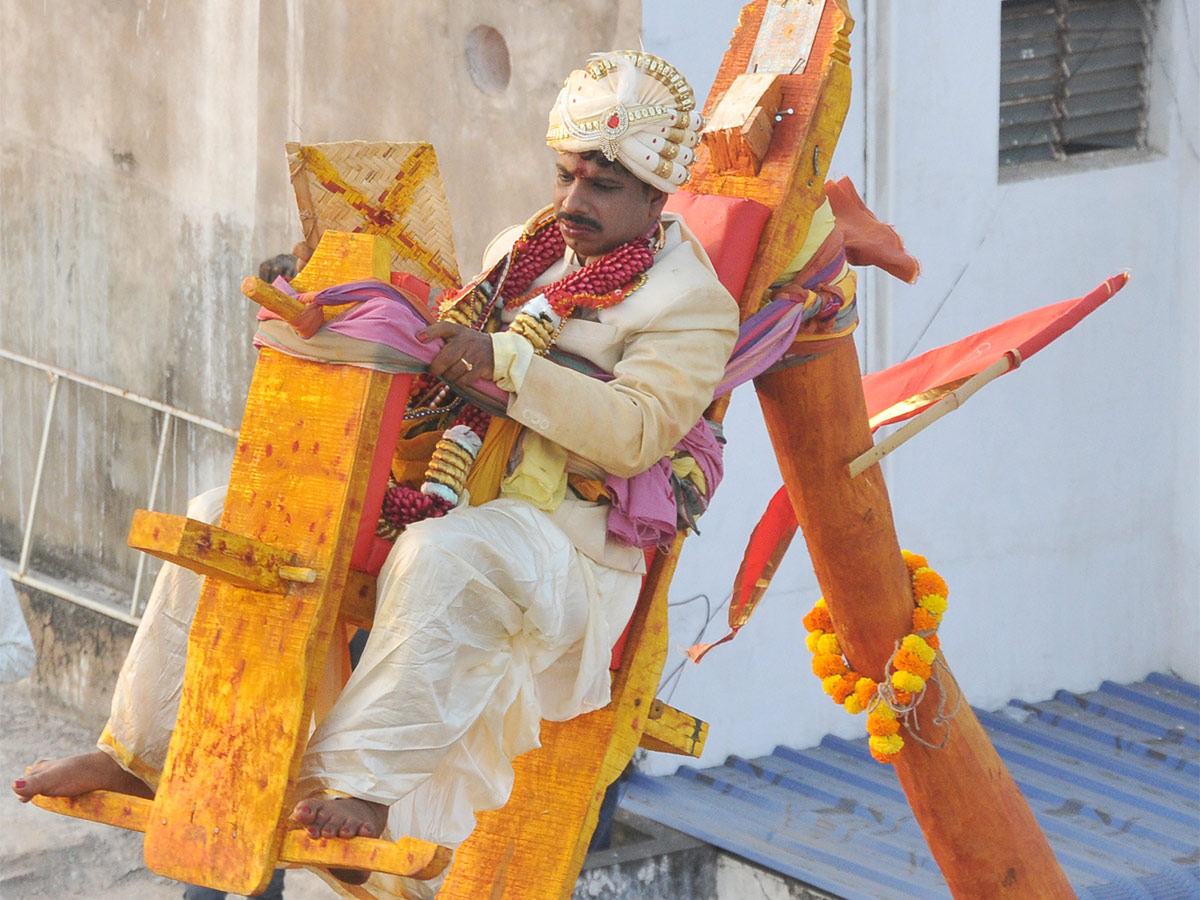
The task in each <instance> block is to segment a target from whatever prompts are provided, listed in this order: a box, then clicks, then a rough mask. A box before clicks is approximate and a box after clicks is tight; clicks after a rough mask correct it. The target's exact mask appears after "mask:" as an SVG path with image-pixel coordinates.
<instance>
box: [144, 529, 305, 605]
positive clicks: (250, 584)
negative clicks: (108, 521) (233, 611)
mask: <svg viewBox="0 0 1200 900" xmlns="http://www.w3.org/2000/svg"><path fill="white" fill-rule="evenodd" d="M127 543H128V544H129V546H130V547H133V548H134V549H136V550H142V551H144V552H146V553H149V554H151V555H152V556H157V557H158V558H159V559H165V560H167V562H172V563H175V564H176V565H178V566H183V567H184V568H185V569H191V570H192V571H193V572H197V573H199V574H201V575H204V576H212V577H216V578H220V579H221V580H223V581H227V582H229V583H230V584H233V585H236V586H238V587H244V588H249V589H251V590H260V591H269V592H271V593H275V594H282V593H285V592H286V591H287V590H288V588H289V586H290V584H291V583H292V582H293V581H295V580H300V579H299V573H298V572H294V571H292V572H290V573H289V574H292V577H290V578H282V577H280V574H279V572H280V569H287V570H297V569H300V568H302V567H300V566H298V565H297V564H298V562H299V560H297V558H296V554H294V553H290V552H288V551H286V550H279V549H277V548H275V547H271V546H269V545H267V544H264V543H262V542H261V541H256V540H254V539H253V538H248V537H245V536H243V535H240V534H234V533H233V532H231V531H227V530H225V529H224V528H219V527H217V526H216V525H210V524H208V523H207V522H199V521H197V520H196V519H188V518H186V517H184V516H173V515H169V514H168V513H160V512H150V511H148V510H144V509H139V510H137V511H136V512H135V513H134V514H133V523H132V524H131V525H130V526H129V538H128V539H127Z"/></svg>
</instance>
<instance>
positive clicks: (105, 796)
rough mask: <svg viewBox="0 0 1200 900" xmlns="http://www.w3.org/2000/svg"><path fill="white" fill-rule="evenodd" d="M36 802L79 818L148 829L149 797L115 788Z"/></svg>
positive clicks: (120, 826)
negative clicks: (133, 794) (133, 795)
mask: <svg viewBox="0 0 1200 900" xmlns="http://www.w3.org/2000/svg"><path fill="white" fill-rule="evenodd" d="M33 805H34V806H40V807H41V808H42V809H45V810H48V811H50V812H56V813H59V814H61V815H64V816H74V817H75V818H76V819H88V820H89V821H92V822H102V823H104V824H105V825H114V826H116V827H117V828H126V829H128V830H129V831H145V830H146V821H147V819H148V818H149V816H150V801H149V800H147V799H145V798H143V797H131V796H129V794H118V793H116V792H115V791H90V792H89V793H86V794H80V795H79V796H78V797H42V796H38V797H34V798H33Z"/></svg>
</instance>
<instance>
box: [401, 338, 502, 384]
mask: <svg viewBox="0 0 1200 900" xmlns="http://www.w3.org/2000/svg"><path fill="white" fill-rule="evenodd" d="M417 337H418V338H419V339H420V340H421V341H422V342H423V343H428V342H430V341H435V340H438V339H441V340H444V341H445V342H446V343H445V344H443V345H442V349H440V350H439V351H438V353H437V356H435V357H434V358H433V361H432V362H431V363H430V364H429V374H430V375H434V376H436V377H438V378H444V379H446V381H449V382H451V383H452V384H462V385H469V384H472V383H474V382H476V381H478V380H479V379H480V378H487V379H491V378H493V377H494V375H495V372H494V369H495V358H494V357H493V356H492V339H491V337H490V336H488V335H486V334H482V333H480V332H478V331H475V330H473V329H470V328H467V327H466V326H464V325H457V324H455V323H454V322H435V323H434V324H432V325H430V326H429V327H428V328H426V329H425V330H424V331H421V332H418V333H417Z"/></svg>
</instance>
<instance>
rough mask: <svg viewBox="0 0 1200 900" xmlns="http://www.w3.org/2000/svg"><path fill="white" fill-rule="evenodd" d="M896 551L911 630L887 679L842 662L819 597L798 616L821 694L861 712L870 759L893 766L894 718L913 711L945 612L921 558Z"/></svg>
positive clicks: (899, 741)
mask: <svg viewBox="0 0 1200 900" xmlns="http://www.w3.org/2000/svg"><path fill="white" fill-rule="evenodd" d="M902 552H903V554H904V565H905V566H906V567H907V568H908V574H909V578H910V579H911V581H912V596H913V614H912V626H913V630H912V632H911V633H910V634H908V635H906V636H905V637H904V639H903V640H901V641H900V642H899V643H898V645H897V648H896V651H895V652H894V653H893V654H892V657H891V659H890V660H888V663H887V665H886V666H885V667H884V671H885V672H890V673H891V675H890V676H889V677H887V678H885V680H884V682H883V683H882V684H880V683H879V682H876V681H874V680H873V679H871V678H867V677H866V676H865V675H862V674H860V673H858V672H855V671H854V670H853V669H851V668H850V666H849V665H848V664H847V663H846V658H845V657H844V656H843V655H842V648H841V646H840V645H839V644H838V639H837V635H836V634H834V631H833V619H832V618H831V617H830V615H829V607H828V606H827V605H826V603H825V598H824V597H822V598H821V599H820V600H818V601H817V602H816V605H814V606H813V608H812V611H811V612H809V613H808V615H806V616H805V617H804V627H805V629H807V631H808V637H807V638H806V639H805V644H806V645H807V646H808V649H809V651H810V652H811V653H812V654H813V661H812V668H813V673H814V674H815V675H816V676H817V677H818V678H820V679H821V686H822V687H823V688H824V689H825V693H827V694H829V695H830V696H831V697H833V700H834V702H835V703H837V704H839V705H841V706H844V707H845V709H846V712H848V713H852V714H858V713H860V712H862V711H864V710H866V712H867V733H868V734H869V735H870V736H871V737H870V740H869V741H868V744H869V746H870V748H871V755H872V756H873V757H875V759H876V760H878V761H879V762H881V763H892V762H895V761H896V757H897V756H898V755H899V753H900V750H901V749H902V748H903V747H904V739H903V738H902V737H900V733H899V732H900V718H901V717H902V716H905V715H907V714H908V713H910V712H912V710H913V709H915V708H916V705H917V703H918V702H920V699H921V696H922V694H923V693H924V692H925V685H926V683H927V682H928V681H929V680H930V679H931V678H932V677H933V666H934V661H935V660H936V658H937V650H938V647H939V646H940V644H939V641H938V636H937V627H938V624H939V623H940V622H941V621H942V614H943V613H945V611H946V595H947V593H948V590H947V588H946V582H945V581H943V580H942V578H941V576H940V575H938V573H937V572H935V571H933V569H931V568H929V566H928V565H927V564H926V560H925V557H923V556H919V555H918V554H915V553H909V552H908V551H907V550H905V551H902Z"/></svg>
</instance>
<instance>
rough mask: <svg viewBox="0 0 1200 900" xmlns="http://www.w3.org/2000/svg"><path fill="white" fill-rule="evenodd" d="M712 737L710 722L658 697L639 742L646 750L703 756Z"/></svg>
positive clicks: (652, 704) (697, 757) (696, 756)
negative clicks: (708, 740)
mask: <svg viewBox="0 0 1200 900" xmlns="http://www.w3.org/2000/svg"><path fill="white" fill-rule="evenodd" d="M707 738H708V723H707V722H704V721H702V720H700V719H697V718H696V717H695V716H691V715H688V714H687V713H685V712H683V711H682V710H678V709H676V708H675V707H673V706H668V705H667V704H665V703H663V702H662V701H661V700H658V699H656V700H655V701H654V702H653V703H651V704H650V713H649V715H648V717H647V719H646V730H645V731H644V732H643V733H642V740H641V742H640V743H639V744H638V746H639V747H641V748H642V749H644V750H657V751H658V752H659V753H675V754H678V755H680V756H693V757H695V758H696V759H699V758H700V754H701V753H703V752H704V741H705V740H706V739H707Z"/></svg>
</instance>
